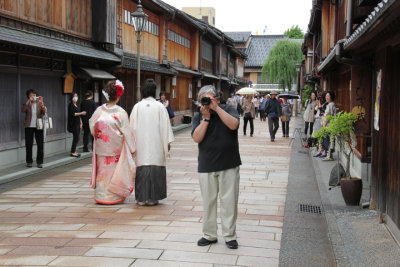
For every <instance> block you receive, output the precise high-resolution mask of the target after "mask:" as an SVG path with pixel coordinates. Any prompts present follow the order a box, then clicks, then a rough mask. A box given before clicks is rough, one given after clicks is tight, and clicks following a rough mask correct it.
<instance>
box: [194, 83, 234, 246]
mask: <svg viewBox="0 0 400 267" xmlns="http://www.w3.org/2000/svg"><path fill="white" fill-rule="evenodd" d="M215 96H216V90H215V88H214V86H212V85H207V86H204V87H202V88H201V89H200V91H199V93H198V98H199V99H202V98H204V97H206V98H208V99H209V100H210V104H208V105H203V106H202V107H201V108H200V112H197V113H196V114H195V115H194V117H193V121H192V138H193V140H194V141H195V142H196V143H198V147H199V156H198V173H199V174H198V177H199V182H200V191H201V195H202V198H203V237H202V238H201V239H200V240H198V242H197V245H199V246H207V245H210V244H212V243H216V242H217V202H218V201H217V199H218V195H219V197H220V205H221V212H220V214H221V222H222V235H223V237H224V239H225V243H226V245H227V247H228V248H230V249H237V248H238V243H237V240H236V239H237V237H236V218H237V204H238V198H239V180H240V174H239V166H240V165H241V160H240V154H239V141H238V128H239V114H238V113H237V111H236V110H235V109H234V108H233V107H231V106H228V105H221V104H219V100H218V99H217V98H216V97H215Z"/></svg>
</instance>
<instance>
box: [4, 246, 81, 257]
mask: <svg viewBox="0 0 400 267" xmlns="http://www.w3.org/2000/svg"><path fill="white" fill-rule="evenodd" d="M88 250H89V248H88V247H64V246H55V247H53V246H20V247H18V248H16V249H14V250H13V251H11V252H9V253H8V254H7V255H39V256H40V255H41V256H53V255H55V256H74V255H77V256H79V255H83V254H85V253H86V252H87V251H88Z"/></svg>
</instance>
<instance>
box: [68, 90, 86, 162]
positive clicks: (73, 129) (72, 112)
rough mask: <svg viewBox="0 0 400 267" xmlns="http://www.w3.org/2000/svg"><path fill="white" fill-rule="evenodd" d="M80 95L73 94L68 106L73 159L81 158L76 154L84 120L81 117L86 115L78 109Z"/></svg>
mask: <svg viewBox="0 0 400 267" xmlns="http://www.w3.org/2000/svg"><path fill="white" fill-rule="evenodd" d="M78 99H79V98H78V94H77V93H72V94H71V102H70V103H69V105H68V128H67V130H68V132H70V133H72V135H73V138H72V144H71V157H76V158H79V157H80V156H81V155H80V154H79V153H77V152H76V146H77V144H78V141H79V135H80V132H81V130H82V126H83V125H82V119H81V116H84V115H86V111H80V109H79V107H78Z"/></svg>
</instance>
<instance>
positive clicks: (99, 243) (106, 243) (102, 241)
mask: <svg viewBox="0 0 400 267" xmlns="http://www.w3.org/2000/svg"><path fill="white" fill-rule="evenodd" d="M139 242H140V240H120V239H110V238H76V239H72V240H71V241H70V242H68V243H66V244H65V245H64V246H76V247H117V248H133V247H136V246H137V244H139Z"/></svg>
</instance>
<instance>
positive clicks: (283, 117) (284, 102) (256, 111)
mask: <svg viewBox="0 0 400 267" xmlns="http://www.w3.org/2000/svg"><path fill="white" fill-rule="evenodd" d="M226 103H227V105H229V106H232V107H234V108H235V109H236V110H237V112H238V114H239V115H240V116H243V135H246V134H247V125H248V124H250V136H251V137H253V136H254V119H256V118H258V117H259V118H260V121H268V126H269V133H270V137H271V142H274V141H275V137H276V134H277V132H278V129H279V120H280V121H281V123H282V124H281V125H282V136H283V137H289V122H290V119H291V116H292V111H293V103H292V102H291V101H290V100H288V96H282V97H280V98H279V99H278V93H277V92H276V91H272V92H271V93H269V94H265V95H263V96H251V95H246V96H240V95H235V94H234V93H232V94H231V96H230V98H229V99H228V100H227V102H226Z"/></svg>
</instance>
